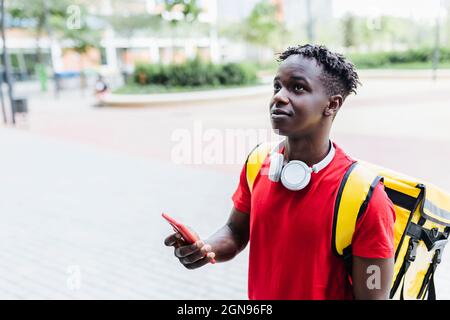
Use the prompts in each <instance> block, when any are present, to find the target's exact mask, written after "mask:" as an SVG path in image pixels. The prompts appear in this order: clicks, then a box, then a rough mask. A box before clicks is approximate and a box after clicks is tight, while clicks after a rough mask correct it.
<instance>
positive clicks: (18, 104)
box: [13, 97, 28, 113]
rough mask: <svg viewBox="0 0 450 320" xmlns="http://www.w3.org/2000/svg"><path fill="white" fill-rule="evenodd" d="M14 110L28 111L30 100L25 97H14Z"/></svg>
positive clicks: (19, 111) (17, 111) (18, 111)
mask: <svg viewBox="0 0 450 320" xmlns="http://www.w3.org/2000/svg"><path fill="white" fill-rule="evenodd" d="M13 103H14V111H15V112H16V113H28V100H27V99H26V98H24V97H16V98H14V99H13Z"/></svg>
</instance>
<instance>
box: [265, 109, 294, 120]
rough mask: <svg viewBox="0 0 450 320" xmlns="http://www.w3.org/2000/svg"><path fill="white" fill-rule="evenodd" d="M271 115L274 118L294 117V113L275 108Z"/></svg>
mask: <svg viewBox="0 0 450 320" xmlns="http://www.w3.org/2000/svg"><path fill="white" fill-rule="evenodd" d="M270 115H271V116H272V118H279V117H292V116H293V114H292V112H289V111H287V110H284V109H280V108H273V109H272V110H271V111H270Z"/></svg>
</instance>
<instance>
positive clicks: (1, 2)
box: [0, 0, 16, 125]
mask: <svg viewBox="0 0 450 320" xmlns="http://www.w3.org/2000/svg"><path fill="white" fill-rule="evenodd" d="M0 10H1V13H0V14H1V24H0V31H1V37H2V42H3V54H2V61H3V66H4V69H5V78H6V83H7V85H8V97H9V101H10V104H11V119H12V123H13V125H15V124H16V108H15V103H14V94H13V80H12V78H11V73H10V64H9V57H8V50H7V48H6V37H5V0H0Z"/></svg>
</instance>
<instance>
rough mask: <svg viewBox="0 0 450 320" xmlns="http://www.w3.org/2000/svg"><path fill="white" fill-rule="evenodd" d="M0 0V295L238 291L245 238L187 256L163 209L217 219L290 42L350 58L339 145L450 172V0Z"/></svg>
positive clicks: (427, 172)
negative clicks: (176, 247) (207, 261)
mask: <svg viewBox="0 0 450 320" xmlns="http://www.w3.org/2000/svg"><path fill="white" fill-rule="evenodd" d="M0 3H1V41H0V43H1V79H0V80H1V81H2V82H1V90H0V93H1V94H0V104H1V106H0V107H1V115H0V199H1V200H0V217H1V218H2V223H1V224H0V298H3V299H246V297H247V293H246V287H247V267H248V263H247V259H248V249H246V250H245V251H244V252H243V253H241V254H240V255H239V256H238V257H237V258H235V259H234V260H233V261H231V262H228V263H225V264H218V265H214V266H206V267H204V268H201V269H200V270H195V271H188V270H186V269H184V267H182V266H181V265H180V264H179V263H178V261H177V260H176V259H175V258H174V256H173V251H172V250H171V249H169V248H166V247H164V246H163V240H164V238H165V237H166V236H167V235H169V234H170V232H171V229H170V227H169V226H168V225H167V223H166V222H165V221H163V219H162V218H161V216H160V214H161V212H162V211H165V212H167V213H169V214H171V215H172V216H174V217H176V218H178V219H179V220H180V221H182V222H185V223H186V224H188V225H190V226H191V227H192V228H193V229H194V230H196V231H197V232H198V233H199V234H200V235H201V236H202V237H205V238H206V237H207V236H209V235H210V234H212V233H213V232H214V231H215V230H216V229H217V228H219V227H220V226H222V225H223V223H224V222H225V221H226V219H227V217H228V214H229V212H230V209H231V206H232V202H231V195H232V193H233V192H234V190H235V188H236V186H237V182H238V175H239V172H240V170H241V168H242V165H243V164H244V161H245V158H246V156H247V153H248V152H249V151H250V150H251V149H252V148H253V147H254V145H255V144H256V143H257V142H261V141H262V140H265V139H267V138H273V136H272V132H271V129H270V122H269V114H268V107H269V99H270V97H271V95H272V91H273V89H272V86H271V82H272V79H273V77H274V74H275V72H276V70H277V65H278V64H277V62H276V54H277V53H279V52H281V51H283V50H284V49H285V48H286V47H287V46H289V45H297V44H305V43H317V44H324V45H326V46H328V47H329V48H330V49H332V50H334V51H338V52H340V53H343V54H345V55H346V56H347V57H348V58H349V59H350V60H351V61H352V62H353V63H354V64H355V65H356V67H357V70H358V73H359V75H360V78H361V82H362V87H360V89H359V90H358V94H357V95H356V96H350V97H349V98H348V99H347V101H346V102H345V104H344V106H343V108H342V109H341V111H340V113H339V115H338V117H337V118H336V121H335V124H334V128H333V133H332V138H333V139H334V140H335V141H336V142H337V143H338V144H339V145H340V146H342V147H343V148H344V149H345V150H346V151H347V152H348V153H349V154H350V155H353V156H355V157H358V158H361V159H364V160H368V161H371V162H374V163H377V164H379V165H383V166H386V167H389V168H392V169H394V170H397V171H400V172H404V173H406V174H409V175H412V176H415V177H418V178H420V179H424V180H425V181H429V182H431V183H433V184H435V185H437V186H439V187H441V188H443V189H445V190H450V174H449V171H448V169H447V168H448V163H449V161H450V148H449V146H450V129H449V121H450V108H449V101H450V16H449V12H450V1H448V0H441V1H438V0H430V1H418V0H409V1H406V0H398V1H384V0H378V1H372V0H366V1H356V0H315V1H312V0H265V1H264V0H262V1H261V0H245V1H242V0H240V1H237V0H203V1H202V0H197V1H195V0H178V1H177V0H166V1H162V0H161V1H158V0H128V1H125V0H98V1H95V2H92V1H83V0H79V1H76V0H70V1H69V0H36V1H31V2H30V1H26V0H13V1H11V0H9V1H8V0H1V1H0ZM183 148H184V149H183ZM180 149H183V150H184V151H183V152H184V154H183V155H182V156H181V161H180V157H179V156H180V154H179V153H180ZM444 255H446V257H444V260H443V263H442V265H441V266H440V268H439V269H438V272H437V275H436V283H437V293H438V299H449V298H450V272H449V271H448V270H449V268H448V267H449V265H450V256H449V253H448V251H447V252H446V253H444Z"/></svg>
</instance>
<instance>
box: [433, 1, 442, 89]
mask: <svg viewBox="0 0 450 320" xmlns="http://www.w3.org/2000/svg"><path fill="white" fill-rule="evenodd" d="M440 14H441V1H440V0H438V4H437V14H436V26H435V38H434V51H433V67H432V69H433V81H435V80H436V77H437V68H438V65H439V38H440V21H439V18H440Z"/></svg>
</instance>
